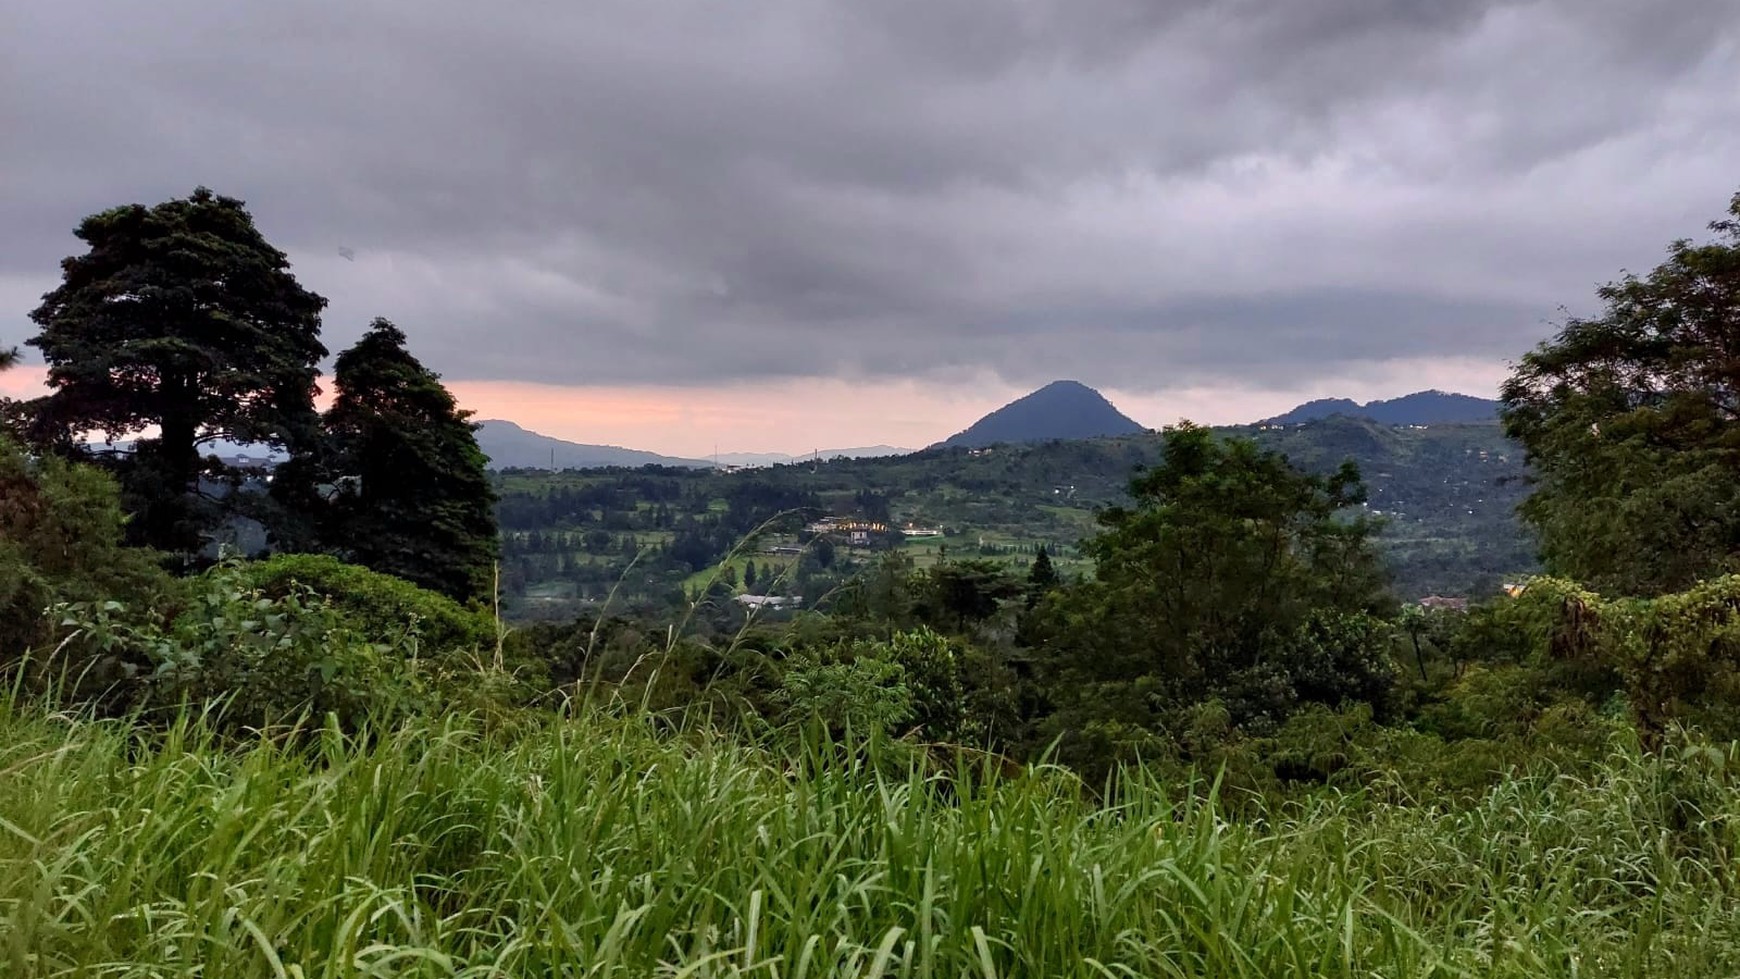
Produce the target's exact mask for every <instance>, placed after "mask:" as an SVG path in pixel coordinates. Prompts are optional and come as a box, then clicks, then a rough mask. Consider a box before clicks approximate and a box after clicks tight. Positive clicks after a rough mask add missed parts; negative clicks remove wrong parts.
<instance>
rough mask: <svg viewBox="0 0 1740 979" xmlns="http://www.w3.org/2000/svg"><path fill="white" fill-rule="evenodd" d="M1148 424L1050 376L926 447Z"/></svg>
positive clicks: (1128, 430)
mask: <svg viewBox="0 0 1740 979" xmlns="http://www.w3.org/2000/svg"><path fill="white" fill-rule="evenodd" d="M1147 430H1148V429H1147V428H1146V427H1145V426H1143V425H1140V424H1137V423H1136V422H1135V421H1134V420H1132V419H1131V418H1130V417H1129V416H1128V415H1125V414H1124V413H1123V412H1121V411H1119V410H1118V409H1117V408H1116V407H1114V406H1113V405H1112V403H1111V402H1110V401H1107V400H1106V398H1105V396H1104V395H1102V394H1100V393H1099V392H1098V391H1095V390H1094V389H1093V388H1090V387H1088V386H1087V385H1086V384H1083V383H1081V382H1080V381H1053V382H1051V383H1050V384H1047V385H1046V386H1044V387H1042V388H1040V389H1039V390H1037V391H1034V392H1033V393H1032V394H1029V395H1027V396H1025V397H1022V398H1017V399H1016V400H1014V401H1011V402H1009V403H1008V404H1006V405H1004V406H1003V407H1001V408H998V409H997V410H996V411H993V412H991V413H990V414H988V415H986V416H985V417H983V418H981V419H979V420H978V421H976V422H974V423H973V424H972V425H971V426H969V427H968V428H967V429H966V430H965V431H962V432H957V433H955V434H954V435H951V436H949V437H948V438H946V439H944V440H943V441H941V442H938V443H937V444H936V445H934V446H931V448H941V447H965V448H974V449H977V448H984V447H985V446H988V445H996V444H998V443H1000V442H1007V443H1022V442H1049V441H1052V440H1054V439H1091V438H1101V437H1104V436H1112V435H1135V434H1137V433H1138V432H1145V431H1147Z"/></svg>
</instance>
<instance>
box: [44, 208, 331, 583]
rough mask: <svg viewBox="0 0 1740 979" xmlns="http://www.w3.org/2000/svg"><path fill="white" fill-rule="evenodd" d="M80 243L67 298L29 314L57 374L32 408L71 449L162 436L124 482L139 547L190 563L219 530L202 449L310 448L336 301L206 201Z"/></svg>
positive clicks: (287, 486) (128, 468) (90, 229)
mask: <svg viewBox="0 0 1740 979" xmlns="http://www.w3.org/2000/svg"><path fill="white" fill-rule="evenodd" d="M75 233H76V234H77V235H78V237H79V238H80V239H81V240H82V241H84V242H85V243H86V244H87V245H89V246H90V248H89V250H88V251H87V252H86V253H85V254H83V255H75V256H73V257H70V258H67V259H66V260H65V261H63V262H62V263H61V273H62V280H61V284H60V286H59V287H58V288H56V289H55V290H54V291H52V292H50V293H48V294H47V295H46V296H44V297H43V302H42V305H41V306H39V307H37V309H36V310H35V311H34V312H32V313H31V319H32V320H34V321H35V322H36V324H37V325H38V326H40V327H41V328H42V331H41V333H39V334H38V335H37V336H35V337H32V338H31V339H29V340H27V341H26V343H27V344H29V345H30V346H33V347H36V348H37V349H39V350H41V351H42V354H43V357H44V358H45V359H46V360H47V361H48V386H49V388H50V389H51V393H50V394H49V395H48V396H47V397H44V398H41V399H38V401H37V402H35V403H34V404H33V405H32V415H33V417H32V430H33V434H34V437H35V438H36V439H37V440H38V441H39V442H42V443H44V444H50V443H59V444H62V445H70V444H72V441H73V439H74V438H75V437H76V436H77V435H78V434H79V433H83V432H87V431H91V430H93V429H95V430H99V431H102V432H104V433H105V434H107V435H108V436H109V437H111V438H115V437H122V436H133V435H137V434H138V433H139V432H141V431H143V430H145V429H147V428H156V429H157V430H158V433H159V434H158V435H157V436H156V437H154V438H150V439H145V440H142V441H141V442H140V443H139V445H138V446H137V448H136V450H135V451H134V452H133V453H132V456H131V458H129V459H128V460H126V462H125V463H124V464H123V465H121V466H120V467H119V468H120V472H119V475H120V478H121V484H122V490H123V502H124V503H125V505H126V506H127V508H128V509H129V510H132V511H134V519H133V520H132V521H130V522H129V524H128V535H129V537H130V538H131V539H132V540H133V541H134V542H135V543H144V544H149V545H152V546H155V547H159V548H163V549H166V550H171V551H177V552H182V553H183V554H185V553H186V552H189V551H193V550H195V549H197V548H198V547H199V545H200V537H201V532H202V531H204V530H209V529H211V527H212V526H213V525H214V524H215V523H216V522H217V521H218V520H219V519H221V514H218V513H215V512H212V511H211V510H210V508H208V507H204V506H201V505H200V504H199V502H198V497H197V496H196V495H195V494H194V492H193V490H194V489H195V487H196V481H197V480H198V478H199V477H200V476H201V475H204V474H207V470H208V468H209V467H208V466H207V465H206V464H205V463H203V462H202V461H201V459H200V455H199V445H200V444H201V443H202V442H204V441H206V440H208V439H213V438H225V439H230V440H233V441H238V442H249V443H258V442H264V443H269V444H271V445H273V446H275V447H277V448H281V449H287V450H289V452H290V453H291V455H292V456H293V457H298V456H305V455H306V454H307V453H308V452H309V451H310V450H312V449H313V447H314V445H315V443H316V441H317V438H318V433H319V416H318V415H317V414H316V412H315V409H314V393H315V377H316V375H317V373H318V372H317V370H316V369H315V365H316V364H317V363H318V362H319V361H320V359H321V358H322V357H324V356H326V348H325V347H323V346H321V344H320V339H319V337H320V312H321V310H322V309H323V308H324V307H325V306H326V300H325V299H323V298H321V297H320V296H318V295H315V294H314V293H312V292H309V291H308V290H306V289H304V288H302V286H301V285H299V284H298V283H297V282H296V279H295V277H294V276H292V275H291V274H290V263H289V260H288V259H287V258H286V257H285V255H284V253H283V252H281V251H279V250H278V249H276V248H274V247H272V246H271V245H270V244H268V243H267V242H266V240H265V238H264V237H262V236H261V234H260V232H259V230H258V229H257V228H255V227H254V221H253V218H252V217H251V216H250V215H249V214H248V211H247V209H246V208H245V207H244V206H243V204H242V202H241V201H239V200H235V199H233V198H229V197H220V196H217V195H215V194H213V193H212V192H211V191H210V190H207V189H205V188H203V187H201V188H199V189H198V190H196V191H194V193H193V195H192V196H190V197H187V198H184V199H178V200H172V201H167V202H165V203H162V204H158V205H156V206H154V207H145V206H143V205H140V204H130V205H127V206H124V207H117V208H113V209H111V210H107V211H103V212H102V213H100V214H94V215H92V216H90V217H88V218H86V219H85V220H84V221H83V222H81V223H80V224H79V226H78V229H77V230H76V232H75ZM302 485H303V484H302V482H301V480H300V473H299V471H298V469H297V467H296V466H291V467H288V468H285V469H284V470H283V471H282V472H281V473H280V474H279V478H278V479H276V480H274V493H275V495H279V496H280V497H283V498H286V499H289V500H293V501H294V502H299V503H304V504H305V503H306V502H307V499H306V497H301V498H299V499H298V498H297V494H296V492H295V491H296V490H297V489H298V488H300V487H301V486H302Z"/></svg>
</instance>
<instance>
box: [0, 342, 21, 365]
mask: <svg viewBox="0 0 1740 979" xmlns="http://www.w3.org/2000/svg"><path fill="white" fill-rule="evenodd" d="M17 363H18V348H17V347H7V348H5V349H0V371H3V370H7V369H8V368H11V367H13V366H15V365H17Z"/></svg>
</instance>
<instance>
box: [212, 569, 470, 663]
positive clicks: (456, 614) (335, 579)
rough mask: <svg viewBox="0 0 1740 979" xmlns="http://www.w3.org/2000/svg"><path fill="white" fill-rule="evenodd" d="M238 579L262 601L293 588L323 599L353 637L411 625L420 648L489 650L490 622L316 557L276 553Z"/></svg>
mask: <svg viewBox="0 0 1740 979" xmlns="http://www.w3.org/2000/svg"><path fill="white" fill-rule="evenodd" d="M241 572H242V580H243V581H244V582H245V584H246V585H247V586H248V587H250V588H254V589H258V590H259V591H260V592H261V593H262V594H263V595H265V596H266V597H268V598H281V597H284V596H286V595H289V594H292V593H294V592H295V591H296V589H297V588H298V587H300V588H304V589H307V590H308V591H310V592H312V593H314V594H316V595H320V596H323V597H325V598H326V599H328V600H329V601H331V603H332V604H333V605H334V606H336V607H337V608H338V609H340V610H342V611H343V612H344V614H345V616H346V618H347V619H348V620H349V623H350V625H351V626H353V627H354V628H355V629H356V630H357V631H358V632H360V633H362V634H363V635H365V636H369V637H371V638H373V639H375V640H377V641H379V640H380V639H381V638H382V637H386V636H393V635H397V634H399V633H401V632H403V631H404V629H405V626H406V625H407V624H409V623H415V625H416V629H417V633H418V636H419V637H420V639H421V642H422V645H423V648H424V649H425V650H428V651H435V652H455V651H471V650H477V649H483V648H490V647H493V646H494V645H495V636H496V628H495V623H494V622H492V621H491V620H490V617H489V616H488V615H486V614H484V613H482V612H479V611H476V610H474V609H469V608H466V607H465V606H463V605H461V604H459V603H458V602H456V601H454V600H453V599H451V598H448V597H447V596H445V595H441V594H438V593H436V592H432V591H429V590H427V589H425V588H419V587H417V586H416V585H414V584H412V583H411V582H409V581H405V580H404V579H402V578H395V577H393V576H392V575H388V574H381V573H380V572H377V571H370V570H369V569H368V568H364V567H361V566H358V565H354V564H345V563H344V562H342V561H340V560H338V559H337V558H333V557H327V556H325V555H321V554H280V555H277V556H275V557H272V558H268V559H267V560H264V561H254V562H250V563H247V564H244V565H242V566H241Z"/></svg>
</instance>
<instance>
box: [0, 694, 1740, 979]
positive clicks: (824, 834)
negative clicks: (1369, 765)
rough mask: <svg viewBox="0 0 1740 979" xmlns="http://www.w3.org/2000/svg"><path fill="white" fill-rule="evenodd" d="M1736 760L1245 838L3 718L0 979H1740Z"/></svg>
mask: <svg viewBox="0 0 1740 979" xmlns="http://www.w3.org/2000/svg"><path fill="white" fill-rule="evenodd" d="M1737 762H1740V758H1736V757H1734V756H1731V755H1723V754H1721V753H1713V752H1710V751H1703V750H1699V751H1690V752H1687V753H1686V754H1685V755H1684V756H1680V755H1675V756H1673V757H1670V758H1667V759H1665V760H1662V759H1652V760H1644V759H1640V758H1637V757H1633V756H1630V755H1617V756H1615V757H1614V758H1613V760H1612V761H1611V763H1610V764H1609V765H1608V766H1607V767H1606V768H1605V770H1604V771H1603V772H1602V774H1601V775H1600V776H1599V777H1598V778H1596V779H1594V780H1591V781H1579V780H1576V779H1573V778H1570V777H1565V776H1555V775H1552V774H1542V775H1538V776H1534V777H1529V778H1523V779H1517V780H1513V781H1509V782H1506V783H1504V784H1502V785H1500V786H1499V787H1497V788H1495V789H1494V790H1492V791H1491V792H1490V793H1489V794H1488V795H1486V796H1485V797H1484V798H1483V799H1481V800H1479V802H1478V803H1477V804H1475V805H1472V806H1464V807H1460V808H1454V809H1451V808H1442V807H1436V806H1433V805H1430V804H1413V805H1401V804H1395V803H1385V802H1378V801H1375V800H1372V799H1367V798H1363V797H1360V796H1350V795H1323V796H1320V797H1316V798H1314V799H1313V800H1311V801H1309V802H1308V803H1304V804H1296V805H1290V806H1286V807H1275V808H1272V809H1266V810H1262V809H1260V810H1259V813H1258V816H1257V818H1254V819H1242V820H1239V821H1236V822H1235V821H1229V820H1226V819H1223V818H1221V817H1220V816H1218V815H1217V811H1216V804H1215V799H1214V794H1213V791H1212V788H1211V787H1205V786H1196V787H1183V788H1178V787H1173V786H1167V785H1161V784H1156V783H1155V782H1154V781H1152V780H1144V779H1142V778H1141V777H1131V778H1129V779H1126V780H1125V781H1124V783H1123V784H1122V786H1121V787H1120V788H1119V789H1118V790H1116V792H1115V793H1114V794H1113V795H1112V796H1111V797H1110V798H1108V799H1106V800H1103V801H1100V802H1094V801H1092V800H1091V799H1090V798H1088V797H1087V795H1086V794H1084V793H1082V792H1081V791H1079V787H1078V786H1074V785H1072V784H1071V781H1070V780H1069V778H1067V777H1066V776H1063V775H1061V774H1058V773H1048V772H1046V771H1037V772H1034V773H1032V774H1029V775H1025V776H1022V777H1019V778H998V777H996V776H995V775H991V774H986V775H984V776H982V777H981V776H974V775H971V774H970V773H969V774H968V775H960V776H957V777H952V778H950V779H949V780H947V781H944V780H943V779H942V778H941V777H939V776H927V775H925V774H923V773H922V772H920V771H919V770H918V769H916V768H908V769H905V770H903V774H897V775H892V776H891V775H888V774H886V773H887V771H888V769H889V768H890V766H889V765H888V764H877V763H876V760H875V759H874V758H871V759H870V760H869V761H866V756H865V755H864V754H855V753H843V752H835V751H825V750H820V749H814V748H812V749H810V750H808V751H803V750H795V751H793V752H791V753H790V754H785V753H780V752H774V751H767V750H760V749H754V748H749V747H744V746H741V745H738V744H734V743H732V742H729V741H726V740H723V739H716V738H712V737H709V736H707V735H706V734H705V733H704V732H699V731H691V732H684V733H678V734H670V733H668V732H661V730H660V729H659V727H658V726H657V725H654V724H653V723H651V722H649V721H648V720H647V719H645V718H636V717H618V716H610V715H607V714H604V713H600V712H596V711H593V712H585V713H583V714H582V715H581V716H577V717H574V718H571V719H567V720H559V721H557V720H553V721H551V722H549V723H548V724H547V725H544V726H541V727H538V728H536V729H534V730H533V731H531V732H530V733H526V734H521V735H519V736H517V737H515V738H514V739H513V740H511V741H504V740H501V739H496V738H491V737H489V736H486V735H484V734H481V733H480V729H479V728H478V727H477V726H475V725H474V724H473V723H471V722H470V721H469V720H468V719H465V718H452V719H446V720H431V721H425V722H417V723H414V724H412V725H410V726H408V727H405V728H403V729H400V730H396V731H393V732H387V733H384V734H381V735H380V736H378V737H373V738H368V739H350V738H346V737H345V736H343V735H341V734H339V733H337V732H336V731H332V730H328V731H322V732H315V733H314V734H313V735H312V736H311V737H305V738H301V739H291V738H283V737H280V738H276V739H271V738H261V739H259V740H258V741H256V742H253V743H250V744H246V745H241V746H237V745H234V744H226V743H224V742H222V741H221V740H219V739H218V738H217V737H215V736H214V735H212V734H211V733H209V731H208V730H207V729H206V728H205V727H204V726H202V724H201V722H200V719H199V718H198V717H196V716H192V715H184V716H182V717H181V718H179V719H178V720H177V721H175V722H174V723H173V724H171V725H169V726H168V727H167V729H162V728H159V729H157V730H153V731H147V730H145V729H142V728H139V727H136V726H130V725H128V724H125V723H122V722H116V721H100V720H91V719H86V718H82V717H79V716H75V715H70V714H63V713H56V712H54V711H52V710H51V709H49V708H47V707H45V706H42V705H40V704H36V703H32V702H21V701H20V700H19V698H17V697H13V698H11V699H0V974H4V975H6V976H12V977H29V976H108V977H135V976H136V977H144V976H181V975H200V976H208V977H246V976H276V977H291V976H304V977H314V976H353V975H361V976H656V975H669V976H707V977H713V976H761V977H768V979H785V977H792V979H797V977H821V976H947V977H961V976H968V977H992V976H999V977H1013V976H1034V977H1040V976H1043V977H1076V976H1080V977H1088V976H1098V977H1103V976H1215V977H1243V976H1250V977H1256V976H1262V977H1274V976H1332V977H1333V976H1347V977H1352V976H1360V977H1372V976H1384V977H1402V976H1530V977H1534V976H1543V975H1565V976H1572V975H1576V976H1609V975H1627V976H1633V975H1634V976H1718V975H1733V974H1736V973H1737V972H1740V914H1737V904H1736V898H1737V897H1740V886H1737V884H1736V880H1735V873H1736V871H1737V870H1740V867H1737V866H1736V864H1735V862H1734V861H1735V856H1736V843H1737V838H1736V828H1735V827H1736V825H1737V823H1740V789H1736V788H1735V785H1734V782H1733V780H1732V778H1731V772H1730V771H1729V768H1728V766H1731V765H1733V764H1735V763H1737ZM897 771H900V770H898V769H897Z"/></svg>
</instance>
